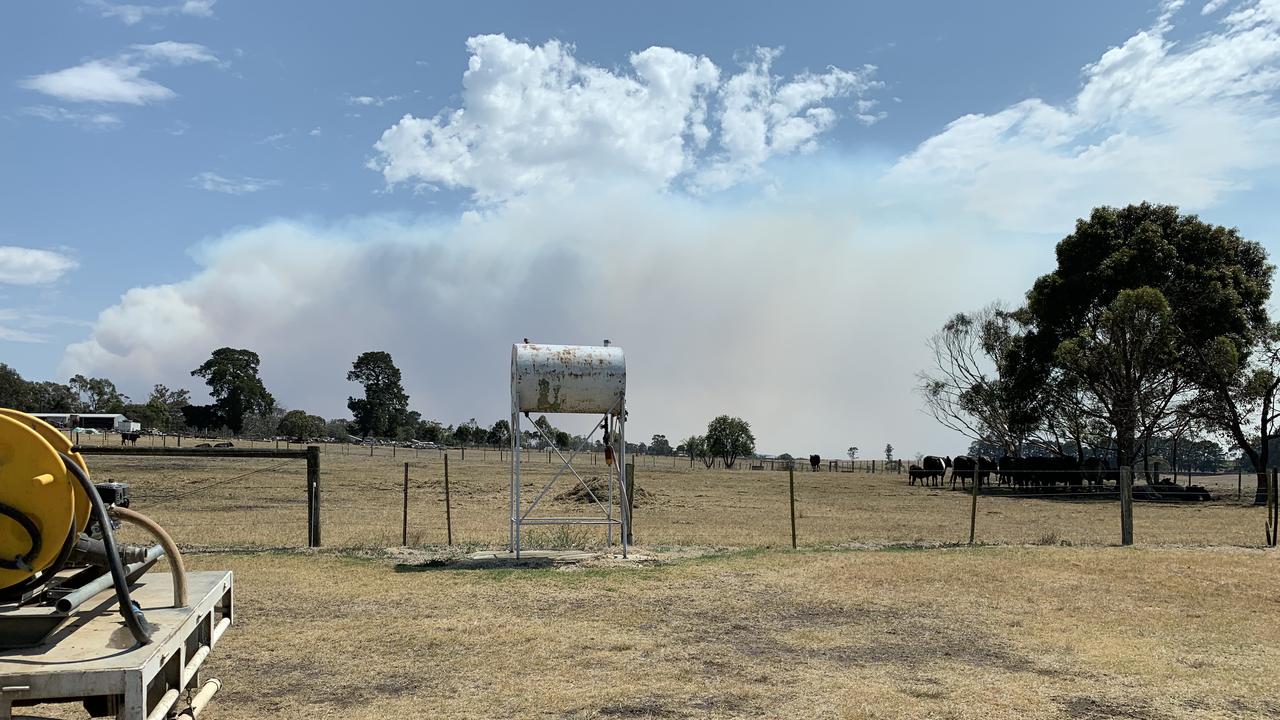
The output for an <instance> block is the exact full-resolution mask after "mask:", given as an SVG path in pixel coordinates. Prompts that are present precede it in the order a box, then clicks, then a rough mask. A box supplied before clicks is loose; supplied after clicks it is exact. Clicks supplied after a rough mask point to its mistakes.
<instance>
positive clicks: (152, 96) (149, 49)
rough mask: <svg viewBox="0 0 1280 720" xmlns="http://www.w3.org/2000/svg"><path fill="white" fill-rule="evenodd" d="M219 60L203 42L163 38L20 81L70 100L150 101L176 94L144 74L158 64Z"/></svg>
mask: <svg viewBox="0 0 1280 720" xmlns="http://www.w3.org/2000/svg"><path fill="white" fill-rule="evenodd" d="M216 62H217V56H215V55H214V54H213V53H212V52H211V51H209V49H208V48H206V47H204V46H203V45H197V44H195V43H179V42H172V41H164V42H158V43H153V44H150V45H133V46H132V47H131V49H130V50H127V51H125V52H122V53H120V54H119V55H116V56H115V57H111V58H105V59H92V60H87V61H85V62H83V63H81V64H79V65H74V66H72V67H69V68H64V69H62V70H55V71H53V72H48V73H43V74H41V75H33V76H31V77H28V78H25V79H23V80H21V81H19V83H18V85H19V86H21V87H23V88H26V89H28V90H35V91H36V92H40V93H44V94H45V95H49V96H51V97H55V98H58V99H59V100H64V101H67V102H99V103H123V104H127V105H147V104H149V103H153V102H159V101H163V100H168V99H170V98H172V97H174V96H175V95H176V94H177V93H175V92H174V91H173V90H170V89H169V88H167V87H165V86H164V85H161V84H160V83H158V82H156V81H154V80H151V79H149V78H147V77H144V76H143V73H145V72H146V71H148V70H150V69H151V68H152V67H154V66H155V65H157V64H159V63H165V64H169V65H187V64H190V63H216Z"/></svg>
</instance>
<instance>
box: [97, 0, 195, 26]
mask: <svg viewBox="0 0 1280 720" xmlns="http://www.w3.org/2000/svg"><path fill="white" fill-rule="evenodd" d="M217 1H218V0H185V2H181V3H177V4H174V5H133V4H128V3H119V4H117V3H111V2H107V1H106V0H86V1H85V4H86V5H88V6H90V7H93V8H97V9H98V11H99V12H101V13H102V17H106V18H116V19H118V20H120V22H123V23H124V24H125V25H137V24H138V23H140V22H142V21H143V20H145V19H147V18H161V17H167V16H170V15H189V16H192V17H205V18H208V17H213V6H214V4H216V3H217Z"/></svg>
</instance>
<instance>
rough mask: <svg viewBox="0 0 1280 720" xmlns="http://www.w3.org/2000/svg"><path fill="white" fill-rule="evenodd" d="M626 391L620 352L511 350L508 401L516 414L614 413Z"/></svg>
mask: <svg viewBox="0 0 1280 720" xmlns="http://www.w3.org/2000/svg"><path fill="white" fill-rule="evenodd" d="M626 392H627V363H626V360H625V359H624V358H623V356H622V348H620V347H613V346H604V347H600V346H592V345H543V344H541V343H517V344H515V345H512V346H511V399H512V402H514V403H515V406H516V408H517V409H518V410H519V411H520V412H539V413H606V412H610V411H619V410H621V409H622V399H623V397H624V396H625V395H626Z"/></svg>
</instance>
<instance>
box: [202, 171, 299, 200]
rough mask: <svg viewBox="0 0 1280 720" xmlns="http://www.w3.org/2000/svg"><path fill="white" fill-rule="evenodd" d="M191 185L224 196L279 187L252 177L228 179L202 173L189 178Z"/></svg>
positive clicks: (272, 182) (271, 181) (273, 182)
mask: <svg viewBox="0 0 1280 720" xmlns="http://www.w3.org/2000/svg"><path fill="white" fill-rule="evenodd" d="M191 183H192V185H194V186H195V187H198V188H200V189H201V190H208V191H209V192H216V193H224V194H226V195H246V194H248V193H255V192H258V191H259V190H266V189H267V188H269V187H273V186H275V185H279V184H280V181H279V180H264V179H263V178H254V177H237V178H229V177H224V176H222V175H219V174H218V173H215V172H202V173H200V174H199V175H196V176H195V177H193V178H191Z"/></svg>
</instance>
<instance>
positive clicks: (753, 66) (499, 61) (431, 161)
mask: <svg viewBox="0 0 1280 720" xmlns="http://www.w3.org/2000/svg"><path fill="white" fill-rule="evenodd" d="M467 49H468V51H469V52H470V53H471V60H470V65H469V68H468V69H467V71H466V73H465V74H464V75H463V78H462V84H463V91H462V103H461V107H459V108H457V109H454V110H447V111H443V112H441V113H440V114H438V115H436V116H434V117H416V116H413V115H405V116H404V117H403V118H402V119H401V120H400V121H399V122H397V123H396V124H395V125H393V126H392V127H391V128H389V129H388V130H387V131H386V132H384V133H383V135H382V138H381V139H380V140H379V141H378V142H377V144H376V145H375V146H374V148H375V149H376V150H377V152H378V157H377V159H376V160H374V161H372V163H371V166H372V167H374V168H375V169H377V170H379V171H381V172H382V174H383V176H384V177H385V178H386V181H387V182H388V183H389V184H397V183H402V182H408V183H411V184H415V183H419V182H425V183H430V184H437V185H441V186H444V187H451V188H469V189H471V190H472V191H473V192H474V194H475V196H476V198H477V199H479V200H481V201H487V202H492V201H502V200H506V199H510V198H512V197H516V196H519V195H521V194H524V193H527V192H530V191H531V190H534V189H545V188H547V187H561V188H568V187H573V186H574V185H575V184H579V183H590V182H592V181H595V180H599V179H601V178H615V177H629V178H632V179H636V180H641V181H643V182H644V183H645V184H647V185H649V186H650V187H655V188H664V187H668V186H670V185H671V184H672V183H674V182H677V181H681V180H682V181H684V182H685V184H686V185H687V186H689V187H691V188H695V189H703V188H706V189H719V188H723V187H728V186H730V185H733V184H735V183H737V182H740V181H742V180H744V179H748V178H751V177H754V176H756V175H757V174H758V173H759V171H760V168H761V166H762V165H763V164H764V162H765V161H767V160H768V159H770V158H772V157H775V156H784V155H789V154H793V153H800V152H807V151H810V150H812V149H813V148H814V147H815V139H816V137H817V136H818V135H820V134H821V133H823V132H825V131H827V130H828V129H830V128H831V127H832V125H834V123H835V121H836V113H835V111H834V110H832V109H831V108H829V107H826V105H825V104H824V103H825V102H826V101H828V100H830V99H832V98H836V97H843V96H847V95H856V94H860V93H862V92H864V91H866V90H868V89H870V88H871V87H873V86H874V85H875V83H873V82H872V81H871V80H870V75H871V73H872V71H873V68H871V67H864V68H861V69H859V70H857V71H848V70H841V69H838V68H828V70H827V71H826V72H823V73H809V72H806V73H802V74H800V75H797V76H795V77H794V78H791V79H789V80H785V81H784V80H783V79H781V78H777V77H775V76H773V75H772V74H771V70H770V68H771V63H772V61H773V60H774V58H775V57H776V56H777V51H773V50H759V51H758V52H757V54H756V56H755V57H754V59H753V60H752V61H751V62H749V63H748V64H747V65H746V66H745V67H744V68H743V69H742V70H741V71H740V72H739V73H737V74H734V75H730V76H728V77H722V75H721V71H720V69H719V68H718V67H716V65H715V63H713V62H712V61H711V60H710V59H708V58H706V57H703V56H695V55H691V54H688V53H683V52H679V51H676V50H673V49H671V48H663V47H651V48H648V49H647V50H643V51H641V52H638V53H633V54H632V55H631V56H630V57H629V59H628V61H629V65H630V68H631V72H630V73H626V72H620V71H619V72H615V71H611V70H608V69H604V68H600V67H596V66H593V65H588V64H586V63H582V62H579V61H578V60H577V59H576V58H575V57H574V55H573V48H572V46H568V45H565V44H562V43H560V42H558V41H554V40H552V41H549V42H547V43H545V44H543V45H539V46H532V45H527V44H524V43H520V42H515V41H512V40H509V39H507V38H506V37H505V36H503V35H480V36H476V37H472V38H470V39H469V40H468V41H467Z"/></svg>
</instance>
